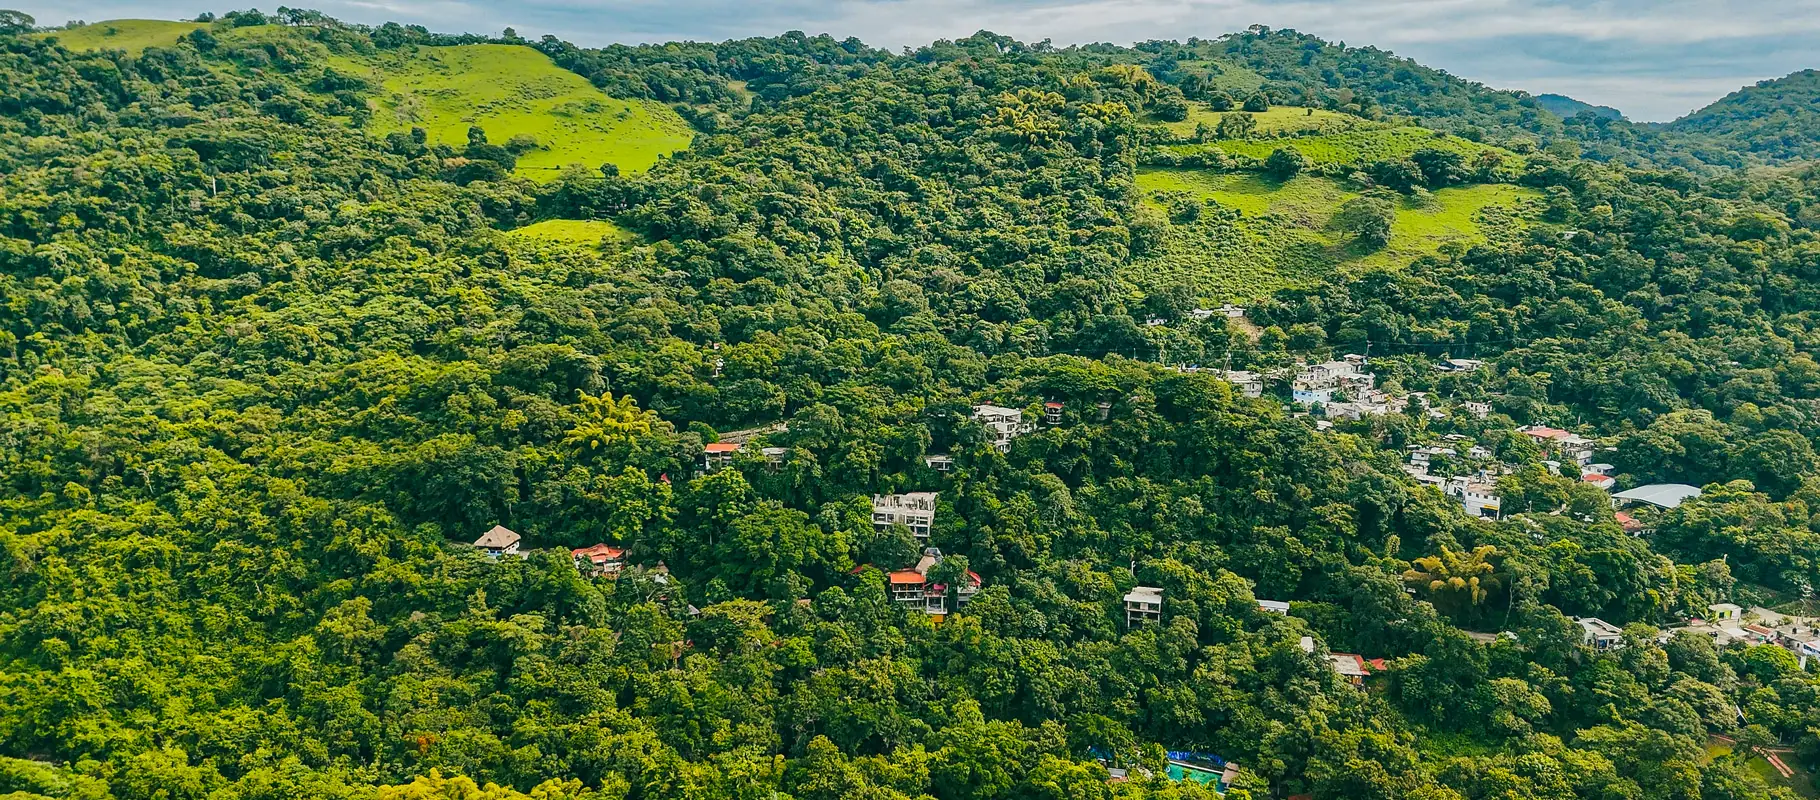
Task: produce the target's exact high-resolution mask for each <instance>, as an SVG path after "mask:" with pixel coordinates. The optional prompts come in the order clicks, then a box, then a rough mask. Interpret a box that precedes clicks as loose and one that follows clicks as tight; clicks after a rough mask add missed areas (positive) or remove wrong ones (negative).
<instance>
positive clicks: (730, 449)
mask: <svg viewBox="0 0 1820 800" xmlns="http://www.w3.org/2000/svg"><path fill="white" fill-rule="evenodd" d="M702 449H703V450H705V451H707V452H710V453H736V452H739V445H736V444H730V443H728V442H715V443H714V444H711V445H707V446H705V447H703V448H702Z"/></svg>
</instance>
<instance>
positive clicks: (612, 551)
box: [569, 544, 626, 563]
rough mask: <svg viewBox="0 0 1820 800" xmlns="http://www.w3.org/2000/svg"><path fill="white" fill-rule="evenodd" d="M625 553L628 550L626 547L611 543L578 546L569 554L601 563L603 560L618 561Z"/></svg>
mask: <svg viewBox="0 0 1820 800" xmlns="http://www.w3.org/2000/svg"><path fill="white" fill-rule="evenodd" d="M625 554H626V551H625V549H624V548H619V547H614V546H612V545H609V544H597V545H591V546H588V547H577V548H575V549H574V550H570V551H569V555H571V556H573V557H575V558H586V559H588V560H589V561H593V562H595V563H600V562H602V561H618V560H619V559H620V557H622V556H624V555H625Z"/></svg>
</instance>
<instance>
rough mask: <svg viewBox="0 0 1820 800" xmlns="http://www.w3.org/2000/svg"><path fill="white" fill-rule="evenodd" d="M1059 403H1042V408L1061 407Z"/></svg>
mask: <svg viewBox="0 0 1820 800" xmlns="http://www.w3.org/2000/svg"><path fill="white" fill-rule="evenodd" d="M1061 407H1062V404H1061V403H1044V404H1043V408H1061Z"/></svg>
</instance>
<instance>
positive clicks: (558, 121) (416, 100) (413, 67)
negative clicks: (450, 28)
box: [335, 44, 694, 180]
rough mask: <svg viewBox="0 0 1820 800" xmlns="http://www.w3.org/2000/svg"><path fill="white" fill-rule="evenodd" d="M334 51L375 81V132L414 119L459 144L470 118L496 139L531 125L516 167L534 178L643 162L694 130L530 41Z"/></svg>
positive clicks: (436, 139)
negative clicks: (368, 52)
mask: <svg viewBox="0 0 1820 800" xmlns="http://www.w3.org/2000/svg"><path fill="white" fill-rule="evenodd" d="M335 61H336V62H337V63H336V67H337V69H344V70H345V71H348V72H350V73H352V74H355V75H359V76H360V77H363V78H366V79H368V80H369V81H372V82H374V83H375V84H377V85H379V86H382V87H383V89H381V90H380V91H378V92H375V94H376V96H378V98H379V99H378V101H377V106H378V107H377V108H375V109H374V113H373V120H372V122H371V123H370V125H369V127H370V128H371V130H372V132H373V134H374V135H376V136H384V135H385V134H387V133H390V132H392V131H408V130H410V129H411V128H412V127H414V126H415V127H422V128H423V129H424V131H425V132H426V133H428V134H429V138H430V141H431V142H432V143H438V144H448V145H452V146H457V147H459V146H462V145H465V144H467V141H468V128H469V126H471V125H476V124H478V125H480V126H481V127H482V128H483V129H485V130H486V132H487V137H488V138H489V139H490V140H491V141H492V142H493V143H494V144H503V143H505V142H506V141H507V140H508V139H511V138H512V137H514V136H517V135H520V134H529V135H531V136H533V137H535V138H536V139H537V142H538V144H539V145H540V148H539V149H537V150H533V151H531V152H528V153H525V154H524V155H523V156H520V157H519V159H518V169H519V172H520V174H523V175H526V176H527V177H530V178H534V179H543V180H547V179H550V178H553V177H555V176H556V172H557V170H559V169H561V168H562V167H565V166H568V165H570V164H581V165H583V166H586V167H588V168H593V167H597V166H599V165H600V164H602V163H611V164H616V165H618V166H619V168H620V169H622V170H624V171H627V172H642V171H644V170H646V169H649V168H650V167H651V165H652V164H655V163H657V159H658V158H659V157H660V156H663V155H666V154H669V153H673V152H675V151H677V150H681V149H683V148H685V147H688V146H689V141H690V139H691V138H693V136H694V132H693V131H692V130H691V129H690V128H689V124H688V123H687V122H684V121H683V119H682V118H681V117H679V116H677V115H676V112H674V111H672V110H670V109H669V108H668V107H666V106H664V105H663V104H661V103H655V102H650V101H645V100H620V99H617V98H613V97H608V96H607V95H606V94H603V93H602V92H601V91H600V90H599V89H596V88H595V87H594V86H593V85H592V84H590V83H588V81H587V79H586V78H583V77H581V76H580V75H577V74H575V73H573V72H570V71H568V70H565V69H563V68H561V67H558V66H556V64H554V63H552V62H551V61H550V59H549V58H548V57H546V56H545V55H544V54H542V53H539V52H537V51H536V50H533V49H531V48H529V47H522V46H518V45H509V44H471V45H458V46H454V47H408V48H402V49H399V50H395V51H382V52H381V53H379V54H377V55H375V56H370V57H360V58H358V59H356V58H349V57H337V58H336V59H335Z"/></svg>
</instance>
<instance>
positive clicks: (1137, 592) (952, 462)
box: [473, 305, 1820, 790]
mask: <svg viewBox="0 0 1820 800" xmlns="http://www.w3.org/2000/svg"><path fill="white" fill-rule="evenodd" d="M1193 316H1194V318H1196V319H1210V318H1213V317H1216V316H1217V317H1221V318H1225V319H1242V318H1243V316H1244V309H1243V308H1240V307H1237V306H1231V305H1228V306H1223V307H1221V308H1220V309H1218V310H1206V309H1197V310H1196V311H1194V312H1193ZM1153 322H1154V321H1153ZM1484 368H1485V364H1484V362H1482V361H1479V360H1475V359H1460V358H1441V359H1437V360H1436V361H1434V362H1433V364H1432V369H1434V370H1435V371H1436V372H1440V373H1450V374H1469V373H1473V372H1476V371H1478V370H1482V369H1484ZM1174 369H1176V370H1177V371H1181V372H1200V371H1203V370H1200V369H1199V368H1196V367H1187V366H1183V367H1175V368H1174ZM1209 372H1211V373H1212V374H1214V375H1215V376H1217V377H1219V378H1220V379H1222V380H1224V381H1226V382H1227V383H1229V384H1231V385H1232V386H1233V388H1234V389H1235V390H1237V392H1238V393H1239V394H1241V395H1243V396H1245V397H1247V398H1251V399H1256V400H1262V399H1264V398H1265V397H1266V387H1267V385H1268V386H1271V387H1273V388H1278V389H1282V388H1286V389H1287V391H1288V398H1287V400H1286V404H1285V405H1286V408H1287V409H1288V410H1289V412H1290V413H1291V414H1292V415H1294V416H1296V417H1300V418H1303V419H1307V420H1309V421H1310V422H1311V423H1312V424H1313V425H1314V426H1315V427H1316V428H1317V429H1318V430H1321V431H1332V430H1334V429H1335V426H1336V424H1346V423H1362V422H1369V421H1370V420H1371V419H1372V418H1374V417H1382V416H1385V415H1391V414H1406V413H1409V412H1410V411H1411V410H1412V408H1419V409H1421V413H1422V414H1423V415H1424V416H1425V417H1426V418H1427V420H1428V421H1429V422H1431V423H1436V424H1437V425H1438V426H1439V427H1440V428H1441V429H1446V428H1447V427H1448V426H1447V425H1446V424H1445V423H1447V422H1449V421H1450V420H1452V419H1454V418H1455V416H1456V415H1459V416H1461V417H1462V418H1464V419H1470V420H1476V421H1480V422H1490V421H1491V420H1492V419H1493V415H1494V410H1493V403H1492V402H1489V401H1487V400H1463V399H1456V398H1450V397H1438V396H1433V395H1431V394H1429V393H1425V392H1410V393H1397V392H1390V391H1385V390H1383V389H1382V388H1380V387H1379V386H1378V383H1377V379H1376V377H1375V376H1374V374H1373V372H1372V370H1371V362H1370V361H1369V360H1368V359H1367V358H1366V357H1364V356H1363V355H1359V354H1349V355H1345V356H1343V357H1341V358H1338V359H1334V360H1331V361H1324V362H1318V363H1305V362H1303V363H1297V364H1295V365H1294V366H1292V367H1289V368H1285V369H1279V370H1275V371H1272V372H1270V373H1259V372H1251V371H1244V370H1212V371H1209ZM1271 396H1273V397H1274V396H1276V395H1271ZM1418 404H1419V405H1418ZM1111 408H1112V403H1111V401H1109V400H1107V401H1100V402H1098V403H1097V404H1096V405H1095V406H1094V407H1093V408H1092V410H1091V411H1090V412H1089V414H1087V415H1083V416H1081V417H1077V418H1076V419H1078V420H1080V421H1092V422H1096V423H1097V422H1105V421H1106V420H1108V418H1109V416H1110V413H1111ZM1039 409H1040V411H1039ZM1066 410H1067V406H1066V404H1064V403H1061V402H1056V401H1044V402H1042V403H1041V404H1040V405H1037V404H1033V405H1031V406H1029V407H1028V408H1014V407H1009V406H1001V405H995V404H991V403H980V404H976V405H974V406H973V407H972V412H971V416H970V418H969V420H968V421H969V422H971V423H973V424H975V425H977V426H978V427H979V428H980V429H981V432H982V434H983V436H982V439H983V441H984V442H985V443H987V444H989V445H990V446H991V447H992V449H993V450H996V451H997V452H999V453H1000V454H1008V453H1010V452H1011V449H1012V445H1013V442H1014V441H1015V440H1017V439H1018V438H1020V437H1023V436H1026V435H1029V434H1032V433H1035V432H1037V431H1038V430H1041V429H1043V428H1055V427H1059V426H1062V425H1064V424H1065V423H1066V422H1067V421H1068V419H1069V418H1068V417H1067V416H1066V415H1065V412H1066ZM1039 414H1040V416H1038V415H1039ZM786 431H787V427H786V426H785V425H782V424H778V425H773V426H769V427H765V428H755V429H751V430H742V431H732V432H729V433H727V434H725V435H724V436H722V437H720V439H721V440H720V441H717V442H712V443H708V444H705V445H703V446H702V450H701V456H700V460H699V461H698V463H697V467H698V469H699V472H700V474H703V475H707V474H712V473H714V472H718V471H720V470H725V469H730V468H734V467H736V466H738V465H741V464H750V465H752V466H754V467H757V468H760V469H764V470H767V471H772V472H775V471H777V470H778V469H780V468H781V467H782V466H783V465H784V463H785V461H786V459H787V458H788V454H789V449H788V448H785V447H778V446H772V445H768V444H765V443H764V439H765V438H766V436H767V435H770V434H777V433H783V432H786ZM1502 433H1504V434H1505V435H1504V436H1501V437H1498V438H1501V439H1503V440H1504V441H1505V442H1506V443H1508V442H1510V441H1517V442H1526V443H1528V444H1529V445H1530V446H1531V447H1532V448H1533V449H1531V450H1526V451H1525V452H1529V453H1533V454H1536V455H1538V456H1540V457H1539V458H1538V459H1536V460H1534V461H1533V462H1532V463H1521V462H1519V461H1516V460H1514V459H1513V458H1512V457H1509V456H1506V455H1502V454H1501V453H1500V452H1499V451H1498V450H1494V449H1493V448H1492V447H1491V446H1488V444H1486V443H1481V442H1480V441H1479V438H1485V439H1487V440H1488V441H1489V439H1490V438H1492V437H1484V436H1481V437H1479V438H1475V437H1473V436H1469V435H1466V434H1462V433H1457V432H1445V433H1435V434H1433V435H1432V437H1431V438H1430V439H1429V440H1427V441H1423V442H1419V443H1417V442H1412V443H1409V444H1406V445H1404V446H1403V447H1402V448H1401V450H1400V451H1397V452H1396V455H1397V457H1398V458H1399V460H1400V461H1401V462H1402V464H1401V468H1402V471H1403V472H1404V474H1406V475H1407V476H1408V477H1409V478H1410V479H1411V480H1412V481H1414V482H1415V483H1416V484H1418V485H1420V486H1425V487H1429V488H1431V489H1433V490H1434V491H1436V492H1439V493H1440V494H1442V495H1444V496H1445V497H1448V498H1452V499H1453V500H1455V501H1456V502H1457V503H1458V507H1459V510H1460V511H1461V513H1463V514H1465V515H1467V516H1470V517H1474V518H1480V519H1486V520H1500V519H1504V518H1505V517H1507V516H1509V515H1510V514H1514V513H1520V512H1523V511H1525V510H1524V509H1506V508H1505V505H1504V497H1503V494H1502V490H1501V489H1500V481H1501V479H1503V478H1505V477H1507V476H1512V475H1517V474H1518V473H1519V472H1520V471H1521V470H1523V469H1524V468H1526V467H1527V468H1532V469H1533V468H1536V467H1540V468H1542V469H1545V470H1546V471H1547V474H1552V475H1559V476H1561V477H1565V478H1572V479H1574V480H1576V481H1577V482H1578V483H1579V484H1581V485H1583V486H1585V487H1587V489H1588V490H1596V491H1598V492H1600V493H1602V496H1604V497H1605V498H1606V500H1605V502H1609V503H1610V505H1611V507H1612V508H1613V509H1614V514H1613V517H1614V519H1615V520H1616V522H1617V523H1618V525H1619V527H1620V528H1621V529H1622V530H1623V531H1624V532H1625V533H1627V534H1630V535H1633V536H1644V535H1647V534H1649V533H1650V532H1651V528H1650V522H1651V521H1652V520H1653V519H1655V518H1656V517H1657V516H1658V515H1659V514H1661V513H1662V512H1665V511H1667V510H1670V509H1673V508H1676V507H1677V506H1679V505H1680V504H1681V503H1682V502H1683V501H1685V500H1687V499H1688V498H1692V497H1698V496H1699V495H1700V489H1699V488H1698V487H1695V486H1689V485H1686V484H1647V485H1640V486H1633V487H1630V488H1626V489H1624V490H1619V489H1618V485H1619V479H1618V476H1617V475H1616V474H1615V467H1614V466H1613V465H1612V464H1610V463H1607V460H1608V458H1609V456H1610V455H1611V454H1612V453H1613V452H1614V448H1613V447H1612V445H1611V444H1610V442H1611V441H1612V440H1611V439H1609V438H1607V437H1602V436H1599V435H1597V434H1596V433H1595V434H1593V435H1587V434H1583V433H1576V432H1573V431H1569V430H1566V429H1563V428H1556V427H1550V426H1547V425H1539V424H1526V425H1518V426H1515V427H1511V428H1509V429H1507V430H1503V431H1502ZM1506 449H1507V450H1508V449H1510V448H1508V447H1507V448H1506ZM922 461H923V464H924V466H925V467H926V469H927V470H928V474H929V475H930V476H931V478H932V479H933V481H934V482H933V483H931V484H930V485H931V486H934V485H936V484H937V483H939V482H940V481H941V480H947V479H952V476H953V473H954V471H955V468H956V459H955V456H954V455H951V454H948V453H930V454H926V455H924V456H923V457H922ZM941 494H942V493H941V491H940V490H939V489H933V488H932V489H928V490H918V491H904V492H897V493H887V494H877V495H873V496H872V498H871V501H870V503H871V510H872V515H871V522H872V525H873V526H874V527H875V528H876V529H878V530H880V531H890V530H899V529H901V530H902V531H904V532H906V533H908V534H909V535H910V536H911V537H913V539H914V540H915V541H916V542H917V544H918V546H919V548H920V554H919V555H918V556H917V557H916V558H915V559H914V560H913V561H910V562H908V563H903V564H862V565H859V566H857V567H855V568H854V569H853V574H855V575H858V574H860V573H863V572H865V571H866V570H868V569H875V570H877V571H878V572H880V573H881V574H882V575H883V576H884V580H885V583H886V589H887V592H888V594H889V597H890V599H891V600H892V601H893V602H894V603H895V604H896V605H898V606H900V607H902V608H904V609H906V610H908V611H912V612H920V613H923V614H927V615H929V616H930V617H932V618H934V619H936V620H940V619H942V618H943V617H945V616H947V615H949V614H953V613H957V612H960V611H962V610H964V609H965V608H966V606H967V604H968V602H969V601H970V600H972V599H973V597H974V596H975V595H977V594H978V593H979V592H980V591H981V589H982V588H984V586H985V585H986V584H985V580H984V579H983V578H982V577H981V576H980V574H979V573H977V572H975V571H973V570H971V569H965V568H961V569H943V566H942V565H943V564H944V562H945V561H947V558H946V557H945V556H944V554H943V553H942V551H941V550H940V549H939V548H937V547H934V546H931V545H930V543H929V542H930V538H931V536H932V535H933V534H934V532H935V531H936V528H937V525H938V521H939V520H938V517H939V514H940V509H941V502H940V501H941ZM1538 510H1540V509H1527V511H1529V512H1534V511H1538ZM1565 511H1566V509H1565V508H1555V509H1546V510H1545V513H1550V514H1561V513H1565ZM520 543H521V537H520V536H519V535H518V534H517V533H515V532H513V531H511V530H509V529H506V528H504V527H500V526H496V527H494V528H493V529H491V530H489V531H487V532H486V533H484V534H482V535H481V537H480V538H479V539H476V540H475V541H474V543H473V545H474V547H475V548H476V549H478V550H480V551H482V552H484V553H485V554H487V555H488V556H489V557H491V558H495V559H497V558H501V557H506V556H519V557H523V556H524V555H525V552H524V551H522V550H520ZM570 556H571V558H572V559H573V560H574V563H575V568H576V570H577V571H578V572H579V573H580V574H582V575H583V576H586V577H588V578H594V579H604V580H614V579H616V578H618V577H619V576H620V575H621V574H622V573H623V572H624V571H625V570H626V569H628V567H629V566H630V564H629V563H628V559H627V553H626V551H625V549H623V548H621V547H617V546H614V545H609V544H606V543H598V544H594V545H591V546H588V547H581V548H574V549H572V550H571V552H570ZM648 570H649V571H650V572H651V573H652V574H653V575H655V576H656V578H657V579H658V582H659V583H666V582H667V575H668V570H667V569H666V568H665V567H664V565H663V564H662V563H661V562H659V563H657V564H655V565H651V566H650V567H649V568H648ZM1411 591H1413V590H1411ZM1166 607H1167V601H1166V598H1165V597H1164V590H1163V589H1162V588H1159V587H1154V586H1136V587H1134V588H1132V589H1131V590H1130V591H1129V592H1127V593H1126V594H1125V595H1124V598H1123V621H1124V624H1125V627H1126V628H1137V627H1140V626H1143V625H1149V624H1160V623H1161V622H1162V620H1163V619H1164V612H1165V609H1166ZM1291 607H1292V606H1291V603H1290V602H1288V601H1280V600H1266V599H1260V600H1259V601H1258V608H1259V610H1260V611H1262V612H1265V613H1272V614H1278V615H1285V616H1287V615H1289V614H1290V610H1291ZM687 611H688V613H689V614H691V615H695V614H698V613H699V612H698V611H697V609H696V608H695V607H694V606H693V605H689V606H687ZM1574 622H1575V623H1576V624H1577V625H1579V627H1580V629H1581V631H1582V643H1583V644H1585V645H1586V646H1588V647H1591V648H1593V649H1595V650H1600V651H1604V650H1615V649H1619V648H1622V647H1623V646H1624V645H1625V632H1624V630H1623V629H1621V628H1619V627H1618V626H1616V625H1613V624H1611V623H1608V622H1606V621H1604V620H1602V619H1599V618H1596V617H1575V618H1574ZM1678 631H1688V632H1692V633H1697V634H1702V635H1707V636H1710V637H1711V638H1712V640H1713V642H1714V644H1715V645H1716V646H1719V647H1721V648H1723V647H1725V646H1726V645H1729V644H1731V643H1734V642H1738V643H1743V644H1745V645H1752V644H1773V645H1777V646H1779V647H1782V648H1784V649H1787V650H1789V651H1790V652H1792V653H1794V654H1795V656H1796V657H1797V658H1798V659H1799V663H1800V664H1801V665H1802V666H1803V667H1804V668H1805V666H1806V664H1807V662H1808V660H1809V659H1810V658H1814V657H1816V656H1820V618H1816V617H1801V616H1793V615H1785V614H1779V613H1777V612H1775V611H1772V610H1770V609H1767V608H1761V607H1753V608H1750V609H1748V610H1745V609H1742V608H1741V607H1739V606H1737V605H1733V604H1730V603H1717V604H1713V605H1711V606H1710V607H1709V609H1708V616H1707V617H1705V618H1694V619H1689V620H1686V621H1685V622H1684V623H1683V624H1681V625H1677V626H1673V627H1669V628H1666V629H1663V630H1662V631H1661V632H1660V633H1659V634H1658V636H1657V638H1658V640H1659V641H1662V642H1666V641H1667V640H1668V639H1669V638H1670V637H1672V636H1673V634H1674V633H1676V632H1678ZM1471 635H1472V636H1473V637H1474V638H1476V639H1479V640H1481V641H1485V642H1493V641H1496V640H1498V639H1500V638H1515V634H1512V633H1508V632H1505V633H1498V634H1490V633H1472V634H1471ZM1302 649H1303V651H1304V652H1305V653H1306V654H1308V655H1309V656H1310V657H1312V658H1316V659H1318V660H1320V661H1322V662H1323V663H1325V664H1326V665H1327V666H1328V667H1329V668H1330V669H1332V670H1333V672H1334V673H1335V674H1337V675H1338V676H1340V677H1341V678H1342V679H1343V680H1345V681H1347V682H1349V683H1351V684H1353V685H1354V686H1358V687H1361V688H1362V687H1364V686H1365V685H1366V682H1367V680H1368V679H1370V678H1371V677H1372V676H1373V675H1375V674H1379V673H1383V672H1385V671H1386V670H1387V669H1388V668H1389V667H1388V665H1387V663H1386V661H1385V659H1382V658H1371V657H1367V656H1364V655H1360V654H1356V653H1341V652H1327V651H1325V650H1323V648H1322V647H1321V645H1320V644H1319V643H1318V642H1317V640H1316V639H1315V638H1314V637H1309V636H1304V637H1302ZM1231 772H1232V765H1230V764H1227V763H1226V762H1224V761H1223V760H1221V759H1219V758H1217V757H1211V758H1200V759H1182V760H1176V761H1172V766H1171V777H1174V778H1176V779H1185V780H1196V781H1199V782H1203V783H1206V784H1207V785H1210V786H1214V787H1216V788H1217V789H1221V790H1223V787H1224V786H1225V784H1226V782H1227V781H1229V780H1230V778H1231ZM1119 773H1120V771H1119V770H1114V774H1115V776H1116V775H1117V774H1119Z"/></svg>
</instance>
